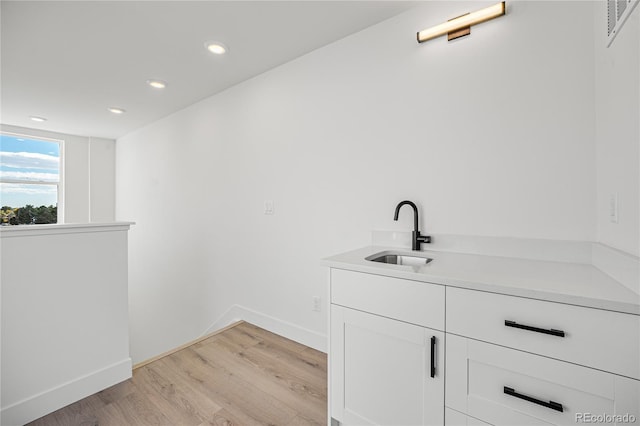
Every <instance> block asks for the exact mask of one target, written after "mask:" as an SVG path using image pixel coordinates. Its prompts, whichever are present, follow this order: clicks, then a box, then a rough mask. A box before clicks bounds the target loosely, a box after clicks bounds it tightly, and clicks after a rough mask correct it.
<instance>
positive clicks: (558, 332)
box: [504, 320, 564, 337]
mask: <svg viewBox="0 0 640 426" xmlns="http://www.w3.org/2000/svg"><path fill="white" fill-rule="evenodd" d="M504 325H505V326H507V327H513V328H520V329H522V330H528V331H535V332H536V333H543V334H550V335H552V336H558V337H564V331H562V330H554V329H553V328H552V329H546V328H538V327H533V326H530V325H523V324H518V323H517V322H515V321H509V320H504Z"/></svg>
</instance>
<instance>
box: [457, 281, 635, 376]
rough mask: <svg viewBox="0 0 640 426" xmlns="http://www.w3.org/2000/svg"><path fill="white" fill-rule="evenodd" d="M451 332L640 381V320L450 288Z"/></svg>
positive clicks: (627, 315) (618, 314)
mask: <svg viewBox="0 0 640 426" xmlns="http://www.w3.org/2000/svg"><path fill="white" fill-rule="evenodd" d="M447 332H448V333H454V334H458V335H461V336H466V337H471V338H473V339H478V340H483V341H486V342H491V343H496V344H499V345H503V346H508V347H511V348H515V349H521V350H524V351H528V352H533V353H536V354H540V355H545V356H549V357H552V358H557V359H560V360H564V361H569V362H573V363H576V364H581V365H586V366H589V367H593V368H598V369H601V370H605V371H610V372H612V373H616V374H621V375H624V376H628V377H632V378H635V379H640V361H639V360H640V316H637V315H630V314H622V313H618V312H611V311H604V310H600V309H593V308H583V307H579V306H573V305H564V304H561V303H553V302H544V301H540V300H532V299H526V298H522V297H514V296H505V295H500V294H493V293H486V292H481V291H474V290H464V289H459V288H452V287H449V288H447Z"/></svg>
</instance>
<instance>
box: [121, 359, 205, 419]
mask: <svg viewBox="0 0 640 426" xmlns="http://www.w3.org/2000/svg"><path fill="white" fill-rule="evenodd" d="M133 381H134V383H136V385H137V387H138V388H139V389H140V390H141V392H142V393H144V396H145V397H146V398H147V399H148V400H150V401H151V402H152V403H153V404H154V405H155V406H157V407H160V409H161V411H162V414H164V415H165V417H166V418H167V419H168V420H169V421H170V422H171V424H176V425H181V426H196V425H198V424H200V423H202V421H203V420H204V419H205V417H203V416H201V415H200V413H199V412H198V410H197V409H196V408H195V407H194V405H193V404H192V403H191V402H190V400H189V398H187V397H185V394H184V393H183V391H182V389H181V388H180V387H179V386H178V385H176V384H175V383H174V382H173V381H171V380H168V379H167V378H165V377H164V376H163V374H162V373H161V372H160V370H159V369H156V368H154V367H153V365H152V364H148V365H147V366H145V367H142V368H139V369H137V370H136V371H135V372H134V376H133Z"/></svg>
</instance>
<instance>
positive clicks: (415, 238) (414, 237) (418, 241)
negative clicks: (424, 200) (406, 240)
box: [393, 200, 431, 251]
mask: <svg viewBox="0 0 640 426" xmlns="http://www.w3.org/2000/svg"><path fill="white" fill-rule="evenodd" d="M405 204H409V205H410V206H411V207H412V208H413V233H412V234H411V250H416V251H420V246H421V245H422V243H427V244H428V243H430V242H431V237H430V236H428V235H420V231H418V208H417V207H416V205H415V204H414V203H412V202H411V201H406V200H405V201H402V202H401V203H400V204H398V205H397V206H396V214H394V215H393V220H398V213H400V207H402V206H404V205H405Z"/></svg>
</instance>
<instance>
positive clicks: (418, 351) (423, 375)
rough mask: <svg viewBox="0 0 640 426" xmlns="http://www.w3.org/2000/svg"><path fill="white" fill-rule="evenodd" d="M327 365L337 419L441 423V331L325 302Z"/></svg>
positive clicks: (370, 422) (367, 422)
mask: <svg viewBox="0 0 640 426" xmlns="http://www.w3.org/2000/svg"><path fill="white" fill-rule="evenodd" d="M432 354H433V357H432ZM330 364H331V401H330V404H331V408H330V410H331V417H333V418H334V419H336V420H338V421H340V422H341V423H343V424H347V425H349V424H358V425H442V424H444V333H442V332H439V331H436V330H431V329H428V328H423V327H419V326H416V325H413V324H408V323H405V322H401V321H396V320H391V319H388V318H384V317H380V316H377V315H372V314H368V313H364V312H360V311H356V310H353V309H348V308H343V307H341V306H336V305H331V350H330ZM432 376H433V377H432Z"/></svg>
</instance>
